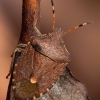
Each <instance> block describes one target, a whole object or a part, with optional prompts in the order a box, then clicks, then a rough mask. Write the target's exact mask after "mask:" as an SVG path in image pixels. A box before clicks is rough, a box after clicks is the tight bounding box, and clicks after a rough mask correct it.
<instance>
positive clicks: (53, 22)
mask: <svg viewBox="0 0 100 100" xmlns="http://www.w3.org/2000/svg"><path fill="white" fill-rule="evenodd" d="M51 5H52V13H53V16H52V17H53V21H52V29H54V27H55V9H54V3H53V0H51Z"/></svg>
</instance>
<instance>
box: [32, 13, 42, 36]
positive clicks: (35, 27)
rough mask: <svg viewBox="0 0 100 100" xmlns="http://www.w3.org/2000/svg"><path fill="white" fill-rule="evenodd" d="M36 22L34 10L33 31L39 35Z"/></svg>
mask: <svg viewBox="0 0 100 100" xmlns="http://www.w3.org/2000/svg"><path fill="white" fill-rule="evenodd" d="M36 24H37V19H36V18H35V12H34V22H33V28H34V30H35V32H36V33H37V34H38V35H41V32H40V30H39V29H38V28H37V26H36Z"/></svg>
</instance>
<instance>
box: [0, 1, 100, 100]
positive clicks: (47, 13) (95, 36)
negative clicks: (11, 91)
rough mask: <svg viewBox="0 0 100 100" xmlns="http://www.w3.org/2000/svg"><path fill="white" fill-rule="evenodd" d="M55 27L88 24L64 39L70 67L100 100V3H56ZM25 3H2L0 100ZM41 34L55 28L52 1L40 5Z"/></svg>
mask: <svg viewBox="0 0 100 100" xmlns="http://www.w3.org/2000/svg"><path fill="white" fill-rule="evenodd" d="M54 3H55V10H56V26H60V27H61V28H62V29H63V30H64V31H66V30H68V29H70V28H72V27H74V26H76V25H79V24H81V23H83V22H86V21H93V22H94V23H93V24H91V25H87V26H84V27H82V28H79V29H77V30H75V31H73V32H71V33H69V34H66V35H65V37H64V40H65V44H66V47H67V49H68V51H69V52H70V54H71V59H72V60H71V62H70V63H69V64H68V67H69V68H70V69H71V71H72V72H73V74H74V75H75V76H76V78H77V79H79V80H81V81H82V82H83V83H84V84H85V85H86V86H87V89H88V92H89V95H90V97H91V100H100V0H54ZM21 12H22V0H0V100H5V97H6V92H7V85H8V82H9V80H6V79H5V76H6V75H7V73H8V71H9V68H10V63H11V58H10V55H11V54H12V52H13V51H14V49H15V47H16V44H17V42H18V38H19V34H20V30H21ZM41 16H42V17H41V32H42V33H47V32H49V31H50V30H51V26H52V10H51V4H50V0H42V2H41Z"/></svg>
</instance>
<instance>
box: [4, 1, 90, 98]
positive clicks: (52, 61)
mask: <svg viewBox="0 0 100 100" xmlns="http://www.w3.org/2000/svg"><path fill="white" fill-rule="evenodd" d="M51 4H52V11H53V26H52V31H51V32H50V33H47V34H42V33H41V32H40V29H39V18H40V14H39V13H40V0H23V15H22V16H23V19H22V31H21V36H20V39H19V43H18V45H17V47H16V49H15V51H14V53H13V59H12V64H11V69H10V72H9V74H8V75H7V78H8V76H9V75H10V74H11V81H10V84H9V87H8V93H7V99H6V100H32V99H36V98H39V97H42V96H43V95H44V94H45V93H46V92H48V91H50V89H51V88H52V86H54V84H55V82H56V80H57V79H58V78H59V76H60V75H61V73H62V71H63V69H64V67H65V66H66V65H67V64H68V62H69V61H70V54H69V52H68V51H67V49H66V47H65V45H64V41H63V39H62V37H63V36H64V35H65V34H67V33H68V32H70V31H72V30H75V29H77V28H79V27H81V26H84V25H87V24H91V23H92V22H87V23H83V24H80V25H78V26H76V27H74V28H72V29H70V30H68V31H66V32H63V31H62V30H61V28H55V10H54V3H53V0H51Z"/></svg>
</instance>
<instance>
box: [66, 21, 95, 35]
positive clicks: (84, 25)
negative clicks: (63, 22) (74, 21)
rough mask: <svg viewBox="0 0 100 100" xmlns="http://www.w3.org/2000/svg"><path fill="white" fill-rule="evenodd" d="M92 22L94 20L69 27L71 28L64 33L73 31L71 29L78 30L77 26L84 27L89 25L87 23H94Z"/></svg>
mask: <svg viewBox="0 0 100 100" xmlns="http://www.w3.org/2000/svg"><path fill="white" fill-rule="evenodd" d="M92 23H93V22H92V21H90V22H85V23H83V24H80V25H78V26H75V27H73V28H71V29H69V30H68V31H66V32H65V33H64V34H67V33H69V32H71V31H73V30H76V29H77V28H80V27H82V26H85V25H87V24H92Z"/></svg>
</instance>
